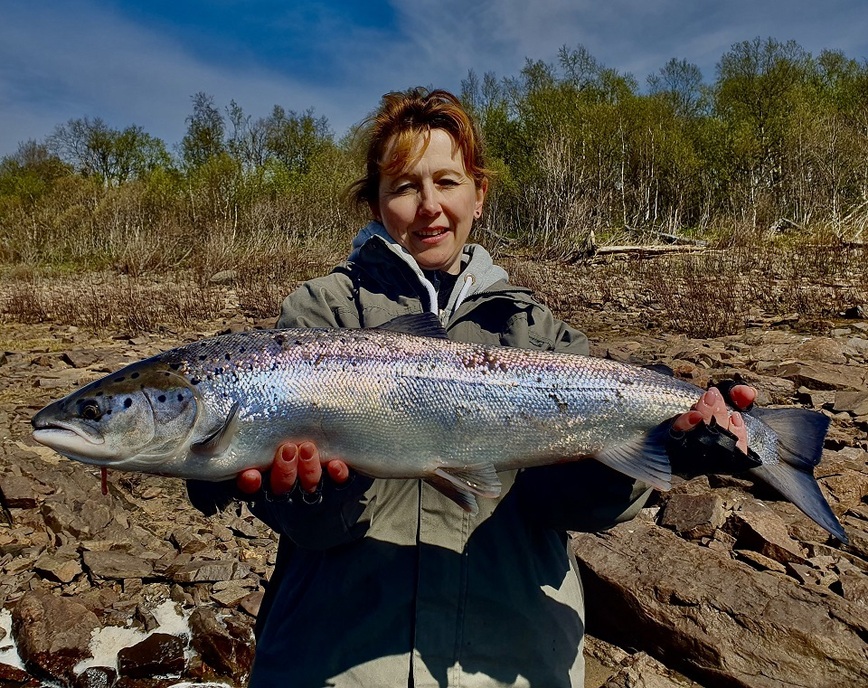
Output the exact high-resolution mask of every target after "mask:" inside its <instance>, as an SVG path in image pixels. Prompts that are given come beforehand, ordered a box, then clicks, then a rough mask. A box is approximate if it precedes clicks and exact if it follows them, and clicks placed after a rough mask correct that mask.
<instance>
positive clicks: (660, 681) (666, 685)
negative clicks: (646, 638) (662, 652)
mask: <svg viewBox="0 0 868 688" xmlns="http://www.w3.org/2000/svg"><path fill="white" fill-rule="evenodd" d="M690 686H697V684H695V683H693V682H685V680H684V678H683V677H680V676H677V675H676V674H675V672H673V671H670V670H669V669H667V668H666V667H665V666H664V665H663V664H661V663H660V662H658V661H657V660H656V659H654V658H653V657H651V656H650V655H648V654H647V653H645V652H637V653H636V654H635V655H631V656H630V657H628V658H627V659H626V660H624V662H623V666H622V667H621V668H620V669H619V670H618V671H617V673H615V675H614V676H612V677H611V678H610V679H609V680H608V681H606V683H604V684H603V686H602V688H689V687H690Z"/></svg>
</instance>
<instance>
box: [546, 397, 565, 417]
mask: <svg viewBox="0 0 868 688" xmlns="http://www.w3.org/2000/svg"><path fill="white" fill-rule="evenodd" d="M549 399H551V400H552V401H553V402H555V403H556V404H557V405H558V412H559V413H566V412H567V411H568V410H569V405H568V404H567V402H565V401H564V400H563V399H561V398H560V397H559V396H558V395H557V394H549Z"/></svg>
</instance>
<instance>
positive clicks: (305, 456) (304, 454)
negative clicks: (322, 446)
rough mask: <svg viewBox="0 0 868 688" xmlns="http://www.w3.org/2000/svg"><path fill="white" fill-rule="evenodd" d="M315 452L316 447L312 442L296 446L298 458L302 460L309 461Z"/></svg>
mask: <svg viewBox="0 0 868 688" xmlns="http://www.w3.org/2000/svg"><path fill="white" fill-rule="evenodd" d="M315 453H316V447H315V446H314V445H313V444H309V443H305V444H302V445H301V446H300V447H299V448H298V458H299V459H300V460H302V461H310V460H311V459H313V456H314V454H315Z"/></svg>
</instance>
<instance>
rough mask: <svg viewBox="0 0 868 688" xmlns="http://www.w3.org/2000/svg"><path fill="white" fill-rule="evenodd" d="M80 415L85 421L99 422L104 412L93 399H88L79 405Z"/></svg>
mask: <svg viewBox="0 0 868 688" xmlns="http://www.w3.org/2000/svg"><path fill="white" fill-rule="evenodd" d="M78 414H79V415H80V416H81V417H82V418H84V419H85V420H99V419H100V418H101V417H102V410H101V409H100V407H99V404H98V403H96V402H95V401H94V400H93V399H87V400H86V401H83V402H81V403H80V404H79V406H78Z"/></svg>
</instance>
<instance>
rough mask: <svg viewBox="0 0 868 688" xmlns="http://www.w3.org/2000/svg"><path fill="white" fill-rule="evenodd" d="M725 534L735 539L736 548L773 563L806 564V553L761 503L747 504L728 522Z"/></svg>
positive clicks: (749, 502) (781, 522)
mask: <svg viewBox="0 0 868 688" xmlns="http://www.w3.org/2000/svg"><path fill="white" fill-rule="evenodd" d="M727 530H728V531H729V532H730V533H732V534H733V535H734V536H735V538H736V545H735V546H736V548H738V549H749V550H753V551H754V552H759V553H760V554H762V555H764V556H766V557H768V558H770V559H774V560H775V561H777V562H780V563H782V564H784V563H787V562H797V563H800V564H803V563H805V560H806V558H807V553H806V552H805V550H804V549H803V548H802V546H801V545H800V544H799V543H798V542H797V541H796V540H794V539H793V538H791V537H790V534H789V531H788V530H787V526H786V524H785V523H784V522H783V520H782V519H781V517H780V516H778V514H777V513H775V511H774V510H773V509H771V508H769V507H767V506H766V505H764V504H762V503H761V502H755V501H746V502H743V503H742V504H741V505H739V508H738V509H737V510H736V511H735V512H733V514H732V515H731V516H730V518H729V519H728V521H727Z"/></svg>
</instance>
